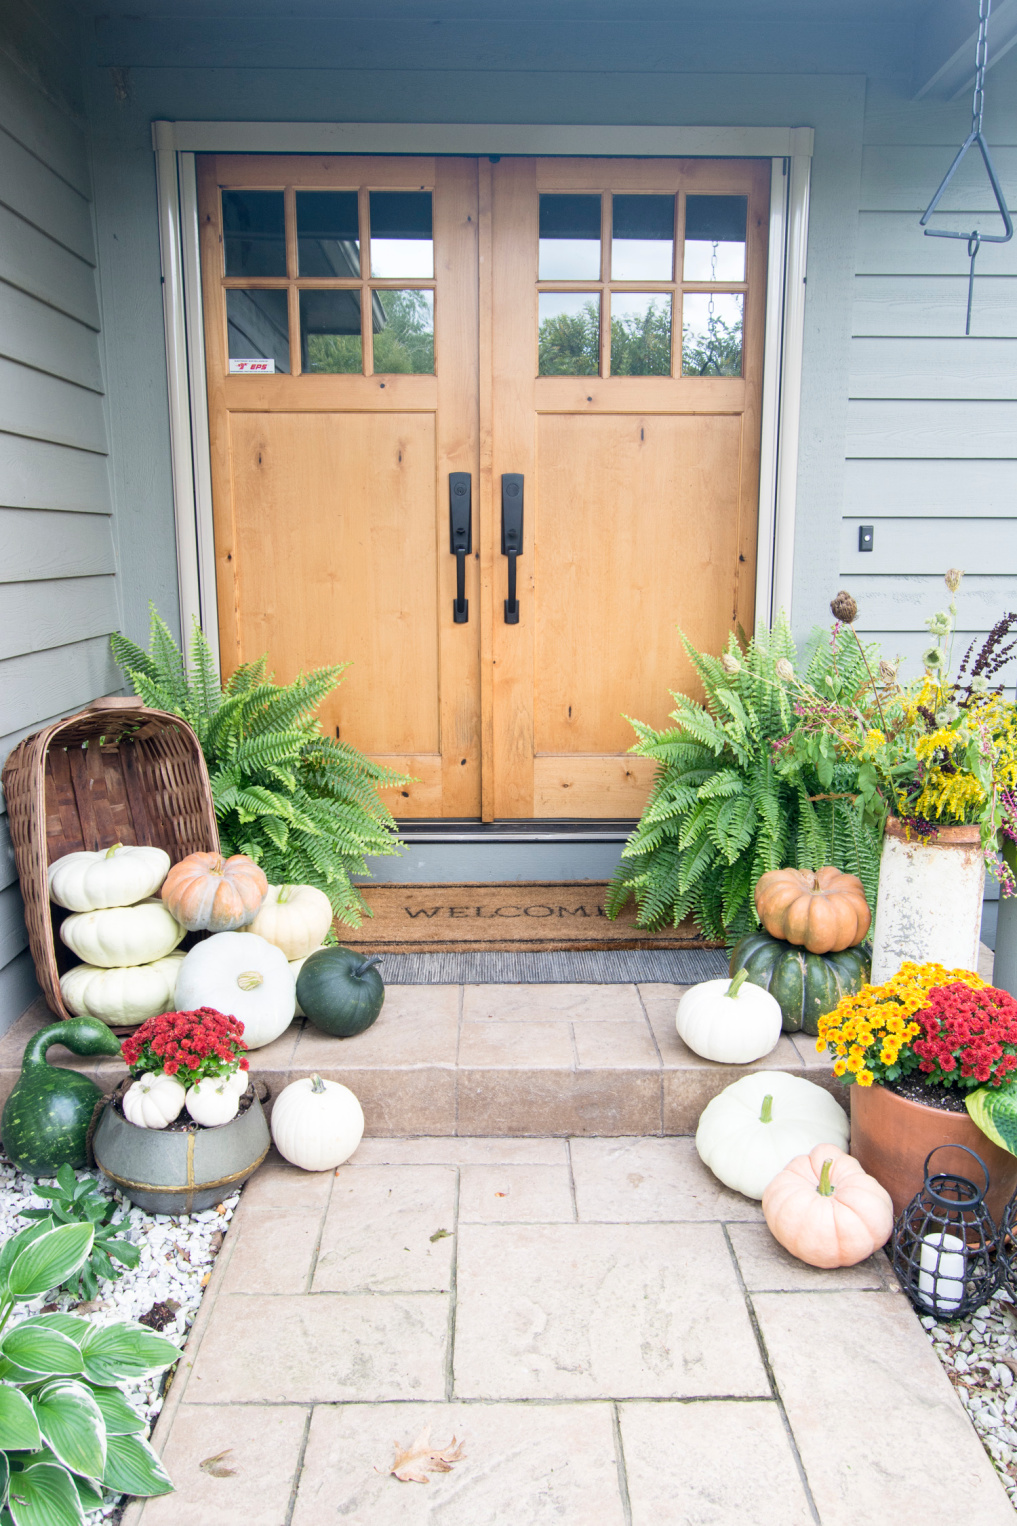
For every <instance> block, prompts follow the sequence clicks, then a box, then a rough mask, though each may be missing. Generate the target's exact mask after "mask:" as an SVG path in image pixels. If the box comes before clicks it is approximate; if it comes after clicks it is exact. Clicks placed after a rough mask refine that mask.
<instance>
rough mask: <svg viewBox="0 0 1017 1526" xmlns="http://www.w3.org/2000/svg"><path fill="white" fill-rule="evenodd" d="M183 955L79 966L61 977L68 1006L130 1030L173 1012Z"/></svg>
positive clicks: (78, 1011) (75, 1013) (63, 995)
mask: <svg viewBox="0 0 1017 1526" xmlns="http://www.w3.org/2000/svg"><path fill="white" fill-rule="evenodd" d="M183 962H184V956H183V954H167V955H166V957H165V959H156V960H154V961H153V963H151V964H135V965H127V966H126V967H124V966H119V967H115V968H113V969H102V968H101V967H100V966H99V965H96V964H76V965H75V966H74V968H73V969H72V970H68V971H67V974H66V975H61V977H60V995H61V996H62V997H63V999H64V1004H65V1006H66V1007H67V1008H68V1009H69V1010H70V1011H71V1012H73V1013H74V1015H75V1017H81V1016H83V1015H84V1014H85V1013H86V1012H87V1013H89V1014H90V1016H92V1017H97V1018H99V1020H100V1022H104V1023H109V1025H110V1026H111V1027H129V1026H130V1025H131V1024H137V1023H143V1022H144V1021H145V1020H146V1018H149V1017H158V1016H159V1015H160V1014H161V1013H163V1012H172V1011H173V993H174V991H175V990H176V984H177V974H178V973H179V970H180V966H181V965H182V964H183Z"/></svg>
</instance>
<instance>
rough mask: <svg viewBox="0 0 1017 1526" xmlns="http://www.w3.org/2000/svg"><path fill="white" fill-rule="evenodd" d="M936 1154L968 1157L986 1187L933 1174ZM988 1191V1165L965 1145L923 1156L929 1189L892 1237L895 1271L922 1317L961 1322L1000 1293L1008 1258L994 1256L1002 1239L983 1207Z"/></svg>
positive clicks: (945, 1174)
mask: <svg viewBox="0 0 1017 1526" xmlns="http://www.w3.org/2000/svg"><path fill="white" fill-rule="evenodd" d="M937 1150H963V1151H964V1153H965V1154H966V1155H970V1156H971V1158H972V1160H974V1161H976V1162H977V1164H978V1166H979V1167H980V1168H981V1171H982V1174H983V1175H984V1177H985V1185H984V1187H978V1186H976V1185H975V1183H974V1182H972V1181H970V1180H969V1179H968V1178H967V1177H966V1176H957V1175H955V1174H954V1173H953V1172H952V1171H936V1172H934V1173H932V1174H931V1175H930V1174H929V1162H930V1161H931V1159H932V1157H933V1156H934V1155H935V1154H936V1151H937ZM988 1190H989V1172H988V1169H987V1167H986V1165H985V1162H984V1161H983V1160H982V1158H981V1156H980V1155H976V1154H975V1152H974V1150H969V1149H968V1147H967V1146H966V1145H937V1146H936V1149H935V1150H930V1151H929V1153H928V1155H927V1156H926V1157H925V1185H924V1186H923V1187H922V1189H921V1191H920V1192H916V1193H915V1195H914V1197H913V1198H912V1199H911V1201H910V1203H909V1204H908V1206H907V1207H906V1208H905V1210H904V1212H903V1213H902V1214H901V1216H900V1218H899V1219H898V1220H897V1225H896V1227H895V1229H894V1232H893V1269H894V1271H895V1272H896V1274H897V1281H898V1282H899V1283H900V1285H901V1287H902V1288H903V1290H904V1292H905V1293H906V1294H907V1295H908V1297H909V1298H910V1300H911V1302H912V1304H913V1305H914V1307H915V1308H916V1309H917V1311H918V1313H919V1314H932V1315H933V1316H934V1317H935V1318H936V1319H960V1318H962V1317H963V1316H964V1315H965V1314H971V1313H973V1311H974V1310H975V1309H980V1308H981V1306H982V1304H983V1303H986V1302H987V1301H988V1299H990V1298H991V1297H992V1295H993V1293H994V1292H995V1291H996V1288H997V1286H998V1285H999V1281H1000V1278H1001V1276H1002V1275H1003V1269H1004V1258H1003V1257H1002V1256H997V1254H996V1252H997V1250H998V1248H999V1243H1000V1237H999V1234H998V1232H997V1229H996V1226H995V1224H994V1223H993V1221H992V1215H991V1214H990V1213H989V1210H988V1209H987V1208H986V1206H985V1194H986V1193H987V1192H988ZM1011 1206H1012V1205H1011Z"/></svg>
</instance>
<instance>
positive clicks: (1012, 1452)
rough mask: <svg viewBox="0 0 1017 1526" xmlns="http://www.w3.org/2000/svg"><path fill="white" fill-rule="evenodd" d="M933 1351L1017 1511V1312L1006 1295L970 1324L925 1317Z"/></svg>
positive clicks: (993, 1300) (984, 1307) (999, 1295)
mask: <svg viewBox="0 0 1017 1526" xmlns="http://www.w3.org/2000/svg"><path fill="white" fill-rule="evenodd" d="M921 1318H922V1324H923V1325H924V1326H925V1332H926V1334H927V1335H928V1337H929V1340H930V1341H931V1342H932V1347H933V1350H934V1351H935V1352H936V1355H937V1356H938V1357H939V1359H940V1361H941V1362H942V1363H943V1366H944V1367H945V1368H946V1371H947V1375H948V1377H949V1379H950V1381H951V1383H952V1384H953V1386H954V1388H955V1389H956V1390H957V1393H958V1395H959V1396H960V1400H961V1403H962V1404H963V1405H964V1408H965V1409H966V1410H967V1412H968V1414H969V1416H970V1417H971V1423H972V1424H973V1425H974V1427H975V1430H976V1431H977V1432H978V1435H979V1437H980V1438H981V1441H982V1444H983V1446H984V1447H985V1450H986V1451H987V1452H988V1454H989V1456H990V1457H991V1458H992V1461H993V1462H994V1463H995V1465H996V1470H997V1472H998V1473H999V1476H1000V1478H1001V1479H1002V1481H1003V1486H1004V1488H1005V1489H1006V1492H1007V1494H1008V1495H1009V1496H1010V1502H1011V1504H1013V1505H1014V1506H1017V1307H1015V1305H1014V1302H1013V1299H1012V1298H1011V1297H1010V1294H1009V1293H1007V1292H1006V1291H1005V1290H1002V1289H1001V1290H1000V1291H999V1292H998V1293H994V1294H993V1295H992V1298H991V1299H990V1300H989V1302H988V1303H986V1304H983V1305H982V1307H981V1308H980V1309H976V1311H975V1313H974V1314H970V1315H969V1316H968V1317H967V1319H954V1320H950V1321H949V1322H947V1321H942V1322H940V1321H938V1320H935V1319H933V1318H932V1316H931V1315H928V1314H925V1315H922V1317H921Z"/></svg>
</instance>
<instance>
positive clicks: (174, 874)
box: [162, 853, 268, 933]
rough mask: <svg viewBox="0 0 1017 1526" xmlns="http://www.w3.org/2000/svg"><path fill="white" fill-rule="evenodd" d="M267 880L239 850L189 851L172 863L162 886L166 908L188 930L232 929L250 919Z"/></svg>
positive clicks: (260, 899) (260, 900) (261, 898)
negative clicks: (226, 855) (229, 853)
mask: <svg viewBox="0 0 1017 1526" xmlns="http://www.w3.org/2000/svg"><path fill="white" fill-rule="evenodd" d="M267 894H268V880H267V879H266V878H265V875H264V873H263V872H262V870H261V869H259V868H258V866H257V864H256V863H255V862H254V860H253V859H250V858H248V857H247V856H246V855H245V854H243V853H236V854H234V856H233V857H232V858H227V859H224V858H223V856H222V854H221V853H190V854H188V856H187V857H186V858H182V859H181V860H180V862H179V863H178V864H174V865H173V867H172V869H171V870H170V872H169V874H167V876H166V879H165V881H164V883H163V887H162V898H163V901H164V903H165V905H166V907H167V908H168V910H169V911H171V912H172V914H173V915H174V916H175V917H176V919H177V921H178V922H182V923H183V925H184V927H186V928H189V929H190V931H191V932H199V931H206V930H207V931H208V932H213V933H228V932H234V931H235V930H236V929H237V928H238V927H246V926H247V924H248V923H249V922H253V921H254V919H255V917H256V916H257V915H258V912H259V910H260V909H261V903H262V901H263V900H264V899H265V896H266V895H267Z"/></svg>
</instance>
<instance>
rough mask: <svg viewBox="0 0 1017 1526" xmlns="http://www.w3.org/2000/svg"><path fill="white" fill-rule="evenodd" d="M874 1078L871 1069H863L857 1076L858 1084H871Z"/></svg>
mask: <svg viewBox="0 0 1017 1526" xmlns="http://www.w3.org/2000/svg"><path fill="white" fill-rule="evenodd" d="M874 1079H875V1078H874V1076H873V1074H872V1071H871V1070H863V1071H862V1072H861V1073H860V1075H859V1077H858V1085H859V1086H871V1085H872V1082H873V1080H874Z"/></svg>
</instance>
